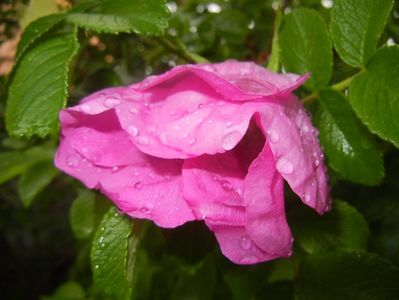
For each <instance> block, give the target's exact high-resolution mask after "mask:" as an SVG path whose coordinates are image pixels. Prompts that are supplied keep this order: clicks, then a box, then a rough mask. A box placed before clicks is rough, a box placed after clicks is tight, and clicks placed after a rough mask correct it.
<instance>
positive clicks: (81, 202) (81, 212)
mask: <svg viewBox="0 0 399 300" xmlns="http://www.w3.org/2000/svg"><path fill="white" fill-rule="evenodd" d="M95 200H96V194H95V193H93V192H92V191H90V190H86V189H83V190H80V191H79V193H78V197H77V198H76V199H75V200H74V201H73V203H72V206H71V208H70V210H69V222H70V224H71V228H72V231H73V233H74V235H75V237H76V238H78V239H85V238H88V237H90V235H91V234H92V233H93V231H94V229H95V224H96V212H95V209H96V201H95Z"/></svg>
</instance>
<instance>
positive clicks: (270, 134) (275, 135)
mask: <svg viewBox="0 0 399 300" xmlns="http://www.w3.org/2000/svg"><path fill="white" fill-rule="evenodd" d="M266 134H267V136H268V138H269V141H270V142H271V143H273V144H275V143H278V141H280V136H279V134H278V133H277V132H276V131H274V130H273V129H268V130H266Z"/></svg>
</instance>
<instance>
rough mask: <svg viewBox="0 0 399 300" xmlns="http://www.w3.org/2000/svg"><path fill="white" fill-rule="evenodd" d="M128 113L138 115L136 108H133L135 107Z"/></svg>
mask: <svg viewBox="0 0 399 300" xmlns="http://www.w3.org/2000/svg"><path fill="white" fill-rule="evenodd" d="M129 111H130V113H132V114H134V115H137V113H138V111H137V108H135V107H133V108H131V109H129Z"/></svg>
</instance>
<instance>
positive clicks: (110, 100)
mask: <svg viewBox="0 0 399 300" xmlns="http://www.w3.org/2000/svg"><path fill="white" fill-rule="evenodd" d="M119 104H121V101H120V100H118V99H116V98H107V99H105V101H104V106H106V107H109V108H112V107H115V106H118V105H119Z"/></svg>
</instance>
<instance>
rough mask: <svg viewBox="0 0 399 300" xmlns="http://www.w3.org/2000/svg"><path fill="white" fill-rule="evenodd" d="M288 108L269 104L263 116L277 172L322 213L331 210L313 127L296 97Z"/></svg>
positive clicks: (289, 100) (321, 160)
mask: <svg viewBox="0 0 399 300" xmlns="http://www.w3.org/2000/svg"><path fill="white" fill-rule="evenodd" d="M286 101H287V103H286V105H285V107H283V106H281V105H276V104H268V106H267V108H265V109H263V110H261V111H260V113H259V124H260V126H261V127H262V128H263V130H264V132H265V134H266V136H267V138H268V141H269V144H270V148H271V150H272V152H273V155H274V157H275V161H276V168H277V171H278V172H279V173H280V174H281V175H282V176H283V177H284V179H285V180H286V181H287V182H288V184H289V185H290V187H291V188H292V190H293V191H294V192H295V193H296V194H297V195H298V196H299V197H300V198H301V199H302V201H303V202H304V203H305V204H306V205H308V206H310V207H312V208H314V209H315V210H316V211H317V212H318V213H320V214H322V213H324V212H325V211H326V210H329V208H330V200H329V198H328V188H327V177H326V168H325V165H324V161H323V155H322V151H321V149H320V145H319V142H318V139H317V134H318V132H317V129H315V128H314V127H313V125H312V124H311V121H310V119H309V117H308V116H307V114H306V112H305V110H304V109H303V107H302V106H301V105H300V103H299V101H298V100H297V99H296V98H295V97H291V98H287V100H286Z"/></svg>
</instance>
